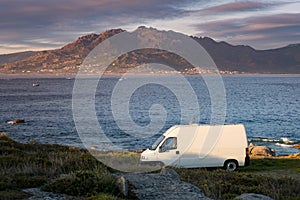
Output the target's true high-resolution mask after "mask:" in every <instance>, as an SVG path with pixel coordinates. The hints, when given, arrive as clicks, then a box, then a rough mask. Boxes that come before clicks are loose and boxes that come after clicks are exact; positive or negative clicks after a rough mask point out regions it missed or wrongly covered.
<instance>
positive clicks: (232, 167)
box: [224, 160, 239, 172]
mask: <svg viewBox="0 0 300 200" xmlns="http://www.w3.org/2000/svg"><path fill="white" fill-rule="evenodd" d="M238 167H239V164H238V162H237V161H236V160H227V161H226V162H225V163H224V169H226V170H227V171H229V172H234V171H236V170H237V169H238Z"/></svg>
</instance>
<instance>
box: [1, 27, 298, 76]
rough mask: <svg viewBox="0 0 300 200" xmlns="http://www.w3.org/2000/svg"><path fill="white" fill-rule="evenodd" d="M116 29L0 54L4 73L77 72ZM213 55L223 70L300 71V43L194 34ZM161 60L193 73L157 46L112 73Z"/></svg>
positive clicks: (113, 68)
mask: <svg viewBox="0 0 300 200" xmlns="http://www.w3.org/2000/svg"><path fill="white" fill-rule="evenodd" d="M123 31H124V30H122V29H112V30H108V31H105V32H103V33H101V34H99V35H98V34H89V35H86V36H82V37H79V38H78V39H77V40H75V41H73V42H72V43H70V44H67V45H66V46H64V47H62V48H60V49H56V50H46V51H39V52H21V53H15V54H6V55H0V73H47V74H48V73H76V72H77V71H78V68H79V65H80V64H81V63H82V61H83V59H84V58H85V57H86V56H87V55H88V53H89V52H90V51H91V50H92V49H93V48H94V47H96V46H97V45H98V44H100V43H101V42H102V41H103V40H105V39H107V38H109V37H111V36H113V35H115V34H118V33H121V32H123ZM192 38H193V39H194V40H196V41H197V42H198V43H199V44H201V45H202V46H203V47H204V48H205V49H206V51H207V52H208V53H209V54H210V55H211V57H212V58H213V60H214V61H215V63H216V65H217V66H218V68H219V70H221V71H223V72H237V73H244V72H245V73H290V74H293V73H300V44H294V45H289V46H286V47H283V48H278V49H270V50H255V49H253V48H251V47H249V46H244V45H237V46H234V45H231V44H228V43H226V42H216V41H214V40H213V39H211V38H209V37H192ZM153 62H159V63H162V64H166V65H169V66H172V67H174V68H175V69H176V70H178V71H181V72H186V73H193V71H192V70H191V66H190V65H189V63H188V62H186V60H184V59H183V58H180V57H179V56H177V55H175V54H172V53H168V52H166V51H162V50H156V49H144V50H138V51H134V52H129V53H126V54H124V55H122V56H121V57H120V58H119V59H118V60H117V61H116V62H114V65H111V66H110V68H109V69H110V71H111V72H116V73H121V72H125V71H127V70H128V67H132V66H137V65H140V64H143V63H153Z"/></svg>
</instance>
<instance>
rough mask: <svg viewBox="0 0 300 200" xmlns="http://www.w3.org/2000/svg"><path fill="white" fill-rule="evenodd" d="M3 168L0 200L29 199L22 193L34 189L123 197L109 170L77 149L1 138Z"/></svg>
mask: <svg viewBox="0 0 300 200" xmlns="http://www.w3.org/2000/svg"><path fill="white" fill-rule="evenodd" d="M0 168H1V171H0V177H1V179H0V199H22V198H26V197H28V194H26V193H24V192H22V191H21V190H22V189H25V188H33V187H42V189H44V190H45V191H50V192H57V193H64V194H69V195H74V196H83V197H95V196H97V195H98V196H99V195H100V196H106V197H110V198H111V199H114V198H115V197H114V196H121V195H120V194H118V192H117V186H116V184H115V179H114V177H113V176H112V175H111V173H110V172H109V169H108V168H107V167H106V166H105V165H103V164H102V163H101V162H99V161H97V160H96V159H95V158H94V157H93V156H91V155H90V154H89V152H88V151H86V150H83V149H79V148H75V147H68V146H59V145H46V144H22V143H18V142H15V141H13V140H12V139H10V138H8V137H7V136H6V135H5V134H1V135H0ZM103 193H105V194H103ZM99 199H101V198H100V197H99ZM106 199H107V198H106Z"/></svg>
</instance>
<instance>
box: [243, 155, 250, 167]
mask: <svg viewBox="0 0 300 200" xmlns="http://www.w3.org/2000/svg"><path fill="white" fill-rule="evenodd" d="M249 165H250V157H249V156H246V158H245V165H244V166H249Z"/></svg>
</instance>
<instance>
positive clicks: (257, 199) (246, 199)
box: [234, 193, 273, 200]
mask: <svg viewBox="0 0 300 200" xmlns="http://www.w3.org/2000/svg"><path fill="white" fill-rule="evenodd" d="M234 199H241V200H273V199H272V198H271V197H268V196H265V195H262V194H255V193H245V194H242V195H240V196H238V197H235V198H234Z"/></svg>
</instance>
